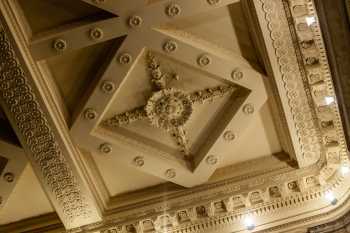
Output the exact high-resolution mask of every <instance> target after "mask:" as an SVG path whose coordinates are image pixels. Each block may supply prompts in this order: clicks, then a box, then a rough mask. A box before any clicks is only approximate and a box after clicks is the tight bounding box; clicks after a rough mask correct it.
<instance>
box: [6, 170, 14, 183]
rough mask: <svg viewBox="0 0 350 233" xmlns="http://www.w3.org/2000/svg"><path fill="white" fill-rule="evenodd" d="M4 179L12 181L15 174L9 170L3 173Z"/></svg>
mask: <svg viewBox="0 0 350 233" xmlns="http://www.w3.org/2000/svg"><path fill="white" fill-rule="evenodd" d="M4 180H5V181H6V182H7V183H12V182H13V181H14V180H15V175H14V174H13V173H11V172H8V173H5V174H4Z"/></svg>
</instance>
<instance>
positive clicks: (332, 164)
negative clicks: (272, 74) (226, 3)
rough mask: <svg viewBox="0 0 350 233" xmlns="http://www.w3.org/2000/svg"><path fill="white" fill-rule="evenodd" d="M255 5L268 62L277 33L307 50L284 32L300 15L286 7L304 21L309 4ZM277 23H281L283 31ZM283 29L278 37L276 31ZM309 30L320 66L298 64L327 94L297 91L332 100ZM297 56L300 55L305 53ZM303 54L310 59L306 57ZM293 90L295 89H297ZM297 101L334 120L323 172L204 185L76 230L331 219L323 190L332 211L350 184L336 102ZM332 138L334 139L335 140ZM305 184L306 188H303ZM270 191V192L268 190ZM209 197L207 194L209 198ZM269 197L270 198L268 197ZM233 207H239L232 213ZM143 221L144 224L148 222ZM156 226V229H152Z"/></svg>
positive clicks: (316, 34)
mask: <svg viewBox="0 0 350 233" xmlns="http://www.w3.org/2000/svg"><path fill="white" fill-rule="evenodd" d="M254 3H255V7H256V9H257V14H258V16H259V19H260V23H261V27H262V28H263V29H262V30H263V31H264V32H265V40H266V44H267V47H268V51H269V53H270V59H271V61H272V62H275V63H276V64H278V62H280V59H281V57H278V56H276V54H277V55H278V52H277V51H278V50H277V49H278V48H279V47H278V46H276V44H277V45H278V43H276V37H275V36H278V33H280V35H279V36H281V33H282V38H283V43H287V45H285V46H286V48H288V49H290V48H294V49H295V50H297V49H298V46H299V45H300V46H302V45H304V46H302V48H303V49H305V48H308V44H309V43H307V44H306V45H305V44H304V43H303V41H294V43H293V41H291V40H290V36H291V34H292V33H297V32H296V31H294V30H292V31H287V30H285V29H286V28H287V29H288V28H289V29H291V28H290V27H288V23H287V22H288V20H289V22H294V20H295V22H299V21H297V20H299V19H298V16H296V18H294V17H292V16H291V12H290V11H291V10H292V9H293V8H292V9H290V8H288V7H289V6H293V4H296V5H301V7H306V6H307V12H308V16H314V17H315V14H314V9H313V4H312V2H311V1H303V0H300V1H298V0H295V1H290V2H289V3H290V4H291V5H288V3H287V2H286V1H281V0H264V1H263V0H256V1H254ZM273 12H275V13H277V15H273V14H272V13H273ZM286 14H287V15H288V18H287V17H286ZM272 19H273V20H272ZM277 19H278V20H277ZM280 23H282V26H281V24H280ZM300 23H305V22H300ZM291 25H293V24H291ZM296 25H297V24H296ZM268 29H269V30H268ZM281 29H282V32H281V31H280V30H281ZM299 29H307V27H305V24H304V25H301V26H300V27H296V28H295V30H299ZM312 29H313V31H312V32H313V33H311V35H312V38H311V39H314V40H315V41H316V43H315V47H313V48H316V50H318V52H319V53H318V56H321V58H320V59H319V62H320V63H321V65H320V66H316V67H315V66H313V65H315V64H314V63H315V61H317V57H316V60H315V57H313V58H312V59H305V60H303V62H305V64H304V63H301V62H300V59H301V58H304V57H303V56H300V57H299V63H298V65H301V66H302V67H303V66H304V65H305V66H312V70H311V68H305V70H306V71H308V72H310V71H316V72H317V71H318V72H321V73H324V72H325V74H326V75H324V76H322V80H323V82H324V83H326V90H327V91H326V92H324V91H322V90H323V89H322V88H319V86H316V87H314V86H313V85H314V84H315V83H316V84H319V82H315V83H314V82H312V83H308V84H307V86H304V85H306V83H305V82H304V83H303V85H302V86H301V87H300V88H303V89H304V88H305V89H307V90H312V89H313V88H316V89H315V90H316V91H320V90H321V92H320V93H321V96H322V93H325V95H324V96H323V97H327V96H328V95H329V94H330V95H332V94H334V93H333V87H332V84H331V77H330V75H329V74H330V72H329V70H328V69H329V68H328V66H327V61H326V57H325V56H324V55H325V52H324V46H323V43H322V39H321V34H320V29H319V27H318V24H317V20H316V22H315V23H314V24H313V25H312ZM309 35H310V34H309ZM273 38H274V39H273ZM297 38H298V37H294V39H297ZM299 43H301V44H299ZM296 45H298V46H296ZM281 52H282V53H283V50H281ZM299 52H300V54H303V52H305V51H299ZM305 54H306V55H308V53H305ZM290 55H291V56H292V60H294V61H295V57H294V56H296V54H295V53H291V54H290ZM312 55H313V54H312ZM287 59H288V58H287ZM295 64H296V63H294V64H293V66H294V65H295ZM275 68H277V69H276V70H277V71H276V75H277V76H278V75H283V74H285V72H286V70H285V69H282V68H281V67H280V66H279V65H277V67H275ZM314 69H315V70H314ZM293 71H295V72H299V71H298V69H295V70H294V69H293ZM309 85H310V86H309ZM296 86H297V87H299V86H298V85H296ZM287 88H288V87H287ZM284 91H285V90H284ZM293 97H296V96H295V95H290V96H289V98H292V99H291V100H293ZM297 97H298V98H301V97H304V98H306V99H304V100H303V101H304V102H307V106H312V107H313V108H314V109H311V110H312V111H314V112H316V113H317V112H319V111H320V110H324V112H323V114H320V115H318V114H316V116H317V117H319V116H321V117H320V119H323V118H322V117H324V116H326V117H325V118H326V119H328V121H327V122H329V121H333V124H331V123H327V124H323V125H324V126H326V128H328V127H330V126H332V127H330V130H331V131H330V132H331V135H332V140H331V141H329V140H324V141H323V143H320V144H321V146H322V147H324V148H325V150H326V151H327V154H326V155H325V161H326V163H323V164H318V165H319V166H320V168H321V169H320V170H317V171H315V170H314V169H316V168H317V167H311V168H305V169H300V170H296V171H293V172H290V173H284V174H281V175H280V176H277V177H271V174H267V175H265V176H264V175H263V176H262V177H260V178H255V179H254V182H252V181H253V180H247V181H245V182H246V184H245V185H244V187H242V186H237V182H233V183H231V184H229V183H227V181H223V182H221V183H220V182H218V183H220V184H215V183H214V184H208V185H204V188H202V190H201V189H200V188H198V189H197V190H193V192H192V193H191V194H186V195H183V196H180V197H177V202H176V203H174V202H172V200H169V202H168V203H166V204H164V203H159V204H157V206H154V205H153V206H152V204H151V203H150V202H146V203H142V206H146V207H143V208H139V209H135V208H132V207H130V208H131V209H130V211H125V213H123V210H120V212H119V213H118V214H112V212H113V211H111V214H109V215H108V216H106V218H105V220H104V221H103V222H102V223H100V224H98V225H90V226H86V227H82V228H77V229H76V230H75V231H76V232H79V231H87V232H89V231H90V232H92V231H94V229H101V230H102V231H104V232H135V231H137V232H142V231H143V230H142V229H145V228H144V227H145V225H146V224H147V226H148V227H150V228H152V225H153V227H154V229H162V228H164V224H163V225H162V223H164V222H165V223H167V224H166V227H168V226H171V227H172V228H171V229H172V231H173V232H194V231H198V230H204V229H205V230H211V231H220V232H232V231H233V230H232V229H234V230H237V231H238V230H242V226H241V224H240V223H241V222H240V221H241V220H242V216H244V214H247V213H253V215H254V216H257V217H258V218H259V221H258V224H257V226H258V230H261V232H273V231H281V230H283V229H285V228H288V227H294V228H295V227H296V226H297V225H298V224H308V223H310V222H311V221H318V220H319V219H320V218H322V217H325V216H329V215H331V212H332V211H330V210H332V207H329V205H328V203H326V202H325V201H324V200H323V198H324V194H325V191H326V190H333V191H334V192H335V194H336V195H338V196H339V197H340V198H339V200H340V201H339V205H338V206H336V207H334V208H333V209H334V210H335V211H336V210H337V209H339V208H340V207H342V206H344V205H345V204H346V203H347V202H346V201H347V196H348V195H349V183H348V182H347V181H346V180H344V178H343V177H342V176H341V175H340V174H339V173H338V171H337V168H338V167H339V166H340V165H341V164H346V163H347V153H345V151H344V147H345V141H344V135H343V134H342V128H341V122H340V118H339V112H338V109H337V107H336V101H335V103H332V105H331V107H330V109H328V107H326V108H318V107H319V106H318V104H319V100H321V99H319V98H318V97H319V96H316V95H315V94H313V96H312V95H309V96H307V95H302V96H297ZM321 102H322V100H321ZM310 103H312V104H310ZM321 104H322V103H321ZM326 109H327V110H326ZM301 122H302V121H301ZM307 122H309V121H306V123H307ZM321 122H322V121H321ZM323 122H324V120H323ZM313 124H314V123H313ZM321 126H322V124H321ZM316 129H317V127H316ZM328 130H329V128H328V129H327V130H325V131H321V132H319V134H320V137H323V136H324V135H326V136H327V134H328V133H329V131H328ZM334 133H335V134H334ZM334 136H335V137H336V138H335V139H334ZM301 138H302V137H301ZM310 170H311V171H310ZM310 176H313V177H316V180H319V181H321V182H320V183H319V184H318V183H317V182H316V183H314V182H311V184H313V186H310V187H309V186H307V182H306V180H307V178H308V177H310ZM304 178H305V179H304ZM304 180H305V183H303V181H304ZM312 180H315V179H312ZM275 186H276V187H277V188H278V190H280V194H281V195H280V194H279V193H278V192H277V191H276V190H277V189H276V188H275ZM270 187H271V188H270ZM272 188H273V191H271V189H272ZM223 189H225V191H224V192H223V191H222V190H223ZM209 192H210V195H208V193H209ZM272 193H273V195H271V194H272ZM279 196H281V197H279ZM271 197H276V199H271ZM346 205H347V204H346ZM151 206H152V207H151ZM133 207H135V205H133ZM235 207H239V208H238V209H237V210H234V208H235ZM305 209H308V210H309V213H305V212H304V210H305ZM164 213H166V214H164ZM282 213H283V214H284V216H291V217H290V219H288V221H289V223H286V220H280V221H278V220H279V219H280V216H281V214H282ZM186 218H188V219H186ZM159 219H164V221H159ZM181 219H182V220H183V221H182V220H181ZM273 220H276V222H275V223H271V222H272V221H273ZM146 221H148V222H147V223H146ZM149 221H151V222H149ZM154 223H155V224H156V225H157V226H154ZM277 224H279V226H278V227H276V228H273V226H274V225H277ZM268 228H270V229H268Z"/></svg>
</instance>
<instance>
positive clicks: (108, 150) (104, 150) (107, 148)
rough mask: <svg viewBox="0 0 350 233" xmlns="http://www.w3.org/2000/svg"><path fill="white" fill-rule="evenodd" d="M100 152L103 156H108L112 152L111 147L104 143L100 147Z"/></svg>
mask: <svg viewBox="0 0 350 233" xmlns="http://www.w3.org/2000/svg"><path fill="white" fill-rule="evenodd" d="M99 149H100V152H101V153H103V154H109V153H111V152H112V145H111V144H108V143H104V144H102V145H100V148H99Z"/></svg>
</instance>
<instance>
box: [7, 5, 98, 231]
mask: <svg viewBox="0 0 350 233" xmlns="http://www.w3.org/2000/svg"><path fill="white" fill-rule="evenodd" d="M0 11H1V14H0V15H1V18H0V20H1V21H0V50H1V57H0V104H1V106H2V108H3V109H4V111H5V114H6V115H7V117H8V118H9V120H10V122H11V124H12V126H13V128H14V130H15V132H16V134H17V136H18V138H19V140H20V142H21V144H22V146H23V148H24V151H25V152H26V155H27V158H28V160H29V162H30V164H31V165H32V167H33V169H34V171H35V173H36V175H37V177H38V179H39V181H40V183H41V185H42V187H43V189H44V190H45V191H46V194H47V196H48V198H49V200H50V201H51V203H52V205H53V207H54V208H55V210H56V212H57V214H58V215H59V217H60V219H61V221H62V222H63V224H64V225H65V227H66V229H72V228H77V227H80V226H83V225H87V224H93V223H96V222H99V221H101V220H102V218H101V211H100V208H99V206H98V205H97V204H96V199H95V197H94V195H93V194H92V191H91V190H90V188H89V187H88V185H87V182H86V178H85V176H84V175H85V174H84V173H83V171H82V170H81V169H80V168H79V166H80V164H81V161H79V151H78V149H77V148H76V147H75V146H74V144H73V142H72V141H71V139H70V136H69V133H68V129H67V127H66V124H65V122H64V119H63V118H62V117H61V116H62V115H61V114H59V110H58V109H57V108H56V105H55V104H53V103H54V100H53V97H52V95H51V94H50V92H49V91H48V90H45V85H44V84H45V82H44V81H43V80H44V79H45V77H43V76H42V75H40V72H39V70H38V67H37V65H36V63H35V62H34V60H33V58H32V57H31V55H30V52H29V47H28V44H27V43H25V40H24V35H23V34H24V32H23V31H21V30H20V29H19V28H20V26H19V24H18V22H17V21H16V18H15V17H14V16H15V15H14V11H12V9H11V3H10V1H2V2H1V3H0Z"/></svg>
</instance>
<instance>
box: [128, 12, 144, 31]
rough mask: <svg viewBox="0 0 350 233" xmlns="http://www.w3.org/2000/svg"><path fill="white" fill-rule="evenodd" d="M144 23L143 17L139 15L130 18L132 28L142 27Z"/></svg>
mask: <svg viewBox="0 0 350 233" xmlns="http://www.w3.org/2000/svg"><path fill="white" fill-rule="evenodd" d="M142 23H143V19H142V18H141V17H140V16H138V15H133V16H131V17H130V18H129V26H130V27H132V28H136V27H140V26H141V25H142Z"/></svg>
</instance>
